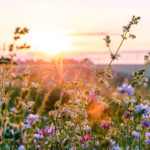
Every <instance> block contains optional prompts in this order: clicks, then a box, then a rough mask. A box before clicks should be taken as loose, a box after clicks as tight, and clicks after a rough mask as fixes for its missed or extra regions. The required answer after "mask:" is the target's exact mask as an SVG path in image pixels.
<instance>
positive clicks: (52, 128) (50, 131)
mask: <svg viewBox="0 0 150 150" xmlns="http://www.w3.org/2000/svg"><path fill="white" fill-rule="evenodd" d="M54 131H55V126H54V125H53V124H52V125H51V127H50V129H49V130H48V133H50V134H52V135H53V134H54Z"/></svg>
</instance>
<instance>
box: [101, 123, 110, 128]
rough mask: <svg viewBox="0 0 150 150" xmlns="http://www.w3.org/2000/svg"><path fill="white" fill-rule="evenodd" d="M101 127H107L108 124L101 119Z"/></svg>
mask: <svg viewBox="0 0 150 150" xmlns="http://www.w3.org/2000/svg"><path fill="white" fill-rule="evenodd" d="M101 127H102V128H104V129H109V128H110V126H109V124H108V123H106V122H105V121H101Z"/></svg>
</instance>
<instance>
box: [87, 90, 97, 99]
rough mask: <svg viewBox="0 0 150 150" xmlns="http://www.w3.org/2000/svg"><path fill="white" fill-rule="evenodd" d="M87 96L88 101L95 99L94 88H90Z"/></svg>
mask: <svg viewBox="0 0 150 150" xmlns="http://www.w3.org/2000/svg"><path fill="white" fill-rule="evenodd" d="M88 98H89V100H90V101H93V100H95V90H94V89H92V90H91V92H90V94H89V97H88Z"/></svg>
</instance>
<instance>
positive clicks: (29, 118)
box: [27, 114, 39, 121]
mask: <svg viewBox="0 0 150 150" xmlns="http://www.w3.org/2000/svg"><path fill="white" fill-rule="evenodd" d="M38 118H39V116H38V115H33V114H29V116H28V117H27V119H28V120H34V121H37V120H38Z"/></svg>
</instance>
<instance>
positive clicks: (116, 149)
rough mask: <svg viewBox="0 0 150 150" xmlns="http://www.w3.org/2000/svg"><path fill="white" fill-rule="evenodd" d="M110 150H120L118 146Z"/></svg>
mask: <svg viewBox="0 0 150 150" xmlns="http://www.w3.org/2000/svg"><path fill="white" fill-rule="evenodd" d="M111 150H121V148H120V147H119V146H118V145H116V146H113V147H112V148H111Z"/></svg>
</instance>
